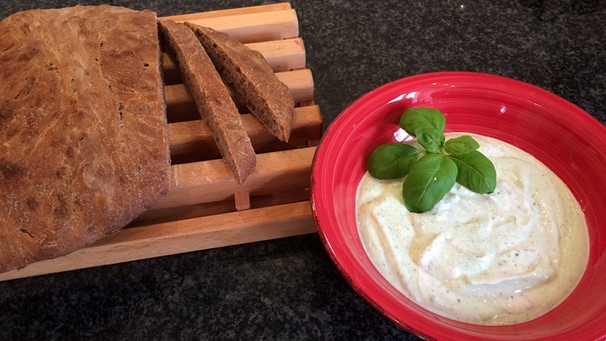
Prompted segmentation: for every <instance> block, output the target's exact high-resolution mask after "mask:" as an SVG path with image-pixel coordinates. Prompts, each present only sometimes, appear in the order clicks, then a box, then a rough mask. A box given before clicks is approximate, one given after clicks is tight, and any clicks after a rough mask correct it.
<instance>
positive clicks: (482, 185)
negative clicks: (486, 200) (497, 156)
mask: <svg viewBox="0 0 606 341" xmlns="http://www.w3.org/2000/svg"><path fill="white" fill-rule="evenodd" d="M449 157H450V158H451V159H452V160H453V161H454V162H455V163H456V164H457V168H458V170H459V173H458V175H457V182H458V183H460V184H461V185H463V186H465V187H467V188H468V189H469V190H471V191H473V192H476V193H492V192H494V190H495V188H496V186H497V172H496V170H495V168H494V165H493V164H492V162H491V161H490V160H489V159H488V158H487V157H486V156H485V155H484V154H482V153H481V152H479V151H477V150H475V151H473V152H470V153H467V154H463V155H450V156H449Z"/></svg>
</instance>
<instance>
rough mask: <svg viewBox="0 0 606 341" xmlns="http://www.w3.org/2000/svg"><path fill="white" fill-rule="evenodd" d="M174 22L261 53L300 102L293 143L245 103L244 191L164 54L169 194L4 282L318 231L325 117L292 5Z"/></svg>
mask: <svg viewBox="0 0 606 341" xmlns="http://www.w3.org/2000/svg"><path fill="white" fill-rule="evenodd" d="M166 19H169V20H175V21H179V22H182V21H192V22H195V23H198V24H200V25H205V26H209V27H212V28H215V29H217V30H219V31H223V32H226V33H228V34H230V35H232V36H234V37H236V38H237V39H239V40H240V41H242V42H244V43H245V44H247V45H248V46H249V47H251V48H253V49H255V50H258V51H259V52H261V53H262V54H263V56H265V58H266V59H267V61H268V63H269V64H270V66H271V67H272V68H273V70H274V71H275V72H276V75H277V76H278V77H279V78H280V79H281V80H282V81H283V82H284V83H285V84H286V85H288V87H289V89H290V90H291V92H292V94H293V96H294V98H295V101H296V102H297V105H296V108H295V116H294V120H293V129H292V133H291V137H290V140H289V142H288V143H284V142H280V141H278V140H277V139H276V138H275V137H273V136H272V135H271V134H270V133H269V132H268V131H267V130H266V129H265V128H264V127H263V126H262V125H261V124H260V123H259V121H258V120H257V119H256V118H254V117H253V116H252V115H251V114H249V113H248V112H247V110H246V109H244V108H243V106H239V108H240V111H241V113H242V118H243V122H244V126H245V127H246V130H247V132H248V133H249V135H250V138H251V141H252V143H253V146H254V148H255V151H256V152H257V167H256V169H255V171H254V172H253V173H252V174H251V175H250V176H249V177H248V179H247V180H246V181H245V183H244V184H242V185H238V184H237V183H236V181H235V180H234V178H233V176H232V175H231V173H230V171H229V169H228V168H227V166H226V164H225V163H224V162H223V160H222V159H221V157H220V155H219V152H218V150H217V148H216V146H215V144H214V141H213V138H212V135H211V132H210V129H209V128H208V126H207V125H206V123H205V122H204V121H202V120H201V119H200V118H199V115H198V113H197V111H196V108H195V106H194V105H193V101H192V98H191V96H190V94H189V92H188V90H187V88H186V87H185V86H184V85H183V84H182V82H181V79H180V77H179V73H178V71H177V70H176V68H175V64H174V62H173V61H172V60H171V58H170V57H169V56H168V55H166V54H164V55H163V56H162V68H163V76H164V81H165V97H166V107H167V119H168V122H169V123H168V134H169V144H170V150H171V159H172V165H171V185H170V190H169V193H168V194H167V196H166V197H165V198H164V199H162V200H161V201H160V202H158V203H157V205H156V206H155V207H153V208H152V209H151V210H149V211H148V212H146V213H144V214H143V215H141V216H140V217H139V218H137V219H136V220H135V221H133V222H132V223H131V224H130V225H129V226H127V227H126V228H124V229H123V230H121V231H120V232H118V233H116V234H114V235H112V236H109V237H107V238H104V239H102V240H100V241H98V242H96V243H95V244H93V245H90V246H88V247H85V248H83V249H80V250H78V251H75V252H73V253H71V254H69V255H66V256H63V257H59V258H55V259H51V260H46V261H41V262H37V263H34V264H31V265H28V266H27V267H25V268H23V269H19V270H14V271H9V272H6V273H3V274H0V281H4V280H10V279H16V278H24V277H30V276H37V275H43V274H50V273H56V272H62V271H70V270H76V269H83V268H88V267H96V266H102V265H108V264H116V263H121V262H127V261H133V260H140V259H146V258H152V257H159V256H167V255H174V254H178V253H184V252H190V251H197V250H204V249H209V248H215V247H222V246H229V245H235V244H242V243H250V242H256V241H262V240H269V239H276V238H283V237H289V236H295V235H300V234H306V233H313V232H315V231H316V229H315V225H314V222H313V219H312V216H311V208H310V204H309V180H310V175H311V174H310V172H311V162H312V158H313V155H314V152H315V145H316V143H317V141H318V140H319V139H320V138H321V134H322V117H321V114H320V109H319V107H318V106H317V105H316V104H315V103H314V84H313V78H312V73H311V71H310V70H309V69H307V68H306V60H305V46H304V42H303V40H302V39H301V38H300V37H299V25H298V19H297V15H296V12H295V10H294V9H292V8H291V6H290V4H289V3H276V4H270V5H261V6H254V7H243V8H236V9H228V10H219V11H212V12H203V13H192V14H184V15H178V16H171V17H164V18H161V20H166Z"/></svg>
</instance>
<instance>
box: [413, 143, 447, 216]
mask: <svg viewBox="0 0 606 341" xmlns="http://www.w3.org/2000/svg"><path fill="white" fill-rule="evenodd" d="M456 179H457V165H456V164H455V163H454V162H453V161H452V160H451V159H449V158H448V157H446V156H443V155H441V154H426V155H425V156H423V157H422V158H420V159H419V160H418V161H417V162H416V163H415V164H414V165H413V166H412V167H411V169H410V172H409V173H408V176H407V177H406V179H404V184H403V186H402V195H403V197H404V204H405V205H406V208H407V209H408V210H409V211H411V212H417V213H422V212H425V211H429V210H431V209H432V208H433V207H434V206H435V204H436V203H438V201H440V200H442V198H444V196H445V195H446V193H448V192H449V191H450V190H451V189H452V187H453V186H454V184H455V182H456Z"/></svg>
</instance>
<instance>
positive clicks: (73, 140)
mask: <svg viewBox="0 0 606 341" xmlns="http://www.w3.org/2000/svg"><path fill="white" fill-rule="evenodd" d="M156 20H157V18H156V14H155V13H154V12H151V11H143V12H139V11H133V10H130V9H126V8H121V7H113V6H108V5H101V6H75V7H69V8H62V9H48V10H31V11H25V12H20V13H16V14H14V15H12V16H10V17H8V18H6V19H4V20H3V21H2V22H0V37H1V38H0V64H1V65H2V68H0V272H3V271H7V270H11V269H15V268H19V267H23V266H25V265H27V264H29V263H31V262H34V261H38V260H43V259H48V258H53V257H58V256H61V255H64V254H67V253H69V252H71V251H74V250H76V249H78V248H81V247H83V246H85V245H87V244H90V243H92V242H94V241H96V240H98V239H100V238H102V237H105V236H107V235H109V234H112V233H114V232H116V231H117V230H119V229H120V228H122V227H123V226H125V225H126V224H128V223H129V222H130V221H131V220H133V219H134V218H135V217H137V216H138V215H140V214H141V213H142V212H144V211H145V210H147V209H148V208H149V207H151V206H152V205H153V204H154V203H155V202H156V201H158V200H159V199H160V198H161V197H162V196H163V195H164V194H165V193H166V192H167V191H168V187H169V179H170V174H169V173H170V159H169V152H168V142H167V132H166V130H167V125H166V116H165V109H164V100H163V87H162V84H161V76H160V62H159V60H160V59H159V51H160V50H159V43H158V34H157V24H156Z"/></svg>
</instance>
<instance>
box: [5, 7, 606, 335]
mask: <svg viewBox="0 0 606 341" xmlns="http://www.w3.org/2000/svg"><path fill="white" fill-rule="evenodd" d="M102 2H103V1H92V0H82V1H75V0H74V1H72V0H70V1H66V0H33V1H26V2H22V1H20V0H19V1H18V0H3V1H2V2H0V19H2V18H4V17H6V16H8V15H10V14H11V13H14V12H17V11H20V10H25V9H29V8H48V7H64V6H71V5H75V4H76V3H80V4H100V3H102ZM108 2H109V3H111V4H114V5H122V6H126V7H130V8H134V9H144V8H149V9H152V10H155V11H157V12H158V15H160V16H164V15H172V14H181V13H189V12H199V11H207V10H215V9H224V8H231V7H242V6H252V5H259V4H263V3H269V2H266V1H246V0H206V1H202V0H195V1H194V0H186V1H169V0H149V1H126V0H123V1H108ZM291 3H292V6H293V7H294V8H295V9H296V10H297V13H298V16H299V23H300V34H301V36H302V37H303V39H304V41H305V45H306V51H307V64H308V67H309V68H310V69H311V70H312V72H313V76H314V80H315V98H316V102H317V103H318V104H319V105H320V108H321V110H322V113H323V117H324V122H325V124H326V125H327V124H329V123H330V122H331V121H332V120H333V119H334V117H335V116H336V115H337V114H338V113H339V112H340V111H341V110H343V109H344V108H345V107H346V106H347V105H349V104H350V103H351V102H353V101H354V100H355V99H356V98H357V97H359V96H361V95H363V94H364V93H366V92H368V91H370V90H372V89H373V88H375V87H377V86H379V85H382V84H384V83H386V82H389V81H392V80H396V79H398V78H402V77H405V76H409V75H414V74H419V73H425V72H432V71H445V70H465V71H480V72H487V73H492V74H497V75H502V76H507V77H511V78H514V79H518V80H522V81H525V82H528V83H531V84H534V85H537V86H539V87H542V88H545V89H547V90H549V91H552V92H554V93H556V94H557V95H559V96H561V97H564V98H565V99H567V100H569V101H570V102H572V103H574V104H576V105H578V106H580V107H581V108H583V109H584V110H585V111H587V112H589V113H590V114H591V115H593V116H595V117H596V118H597V119H599V120H600V121H601V122H602V123H606V46H605V45H604V44H605V42H606V1H604V0H585V1H582V0H500V1H492V0H426V1H410V0H389V1H361V0H353V1H346V0H307V1H303V0H301V1H297V0H293V1H291ZM0 67H1V66H0ZM571 124H574V123H573V122H571ZM53 339H60V340H64V339H68V340H71V339H74V340H80V339H86V340H123V339H131V340H152V339H158V340H207V339H219V340H225V339H227V340H229V339H244V340H251V339H253V340H256V339H269V340H299V339H302V340H306V339H313V340H417V339H418V338H417V337H416V336H414V335H411V334H409V333H407V332H406V331H404V330H401V329H400V328H398V327H397V326H396V325H395V324H393V323H392V322H391V321H389V320H388V319H386V318H384V317H383V316H382V315H380V314H379V313H378V312H377V311H375V310H374V309H373V308H372V307H371V306H370V305H369V304H368V303H367V302H365V301H364V300H363V299H362V298H360V297H359V296H358V295H357V294H356V293H355V292H354V291H353V290H352V289H351V287H350V286H349V285H348V284H347V283H346V282H345V281H344V279H343V278H342V277H341V275H340V273H339V272H338V270H337V269H336V267H335V266H334V265H333V263H332V262H331V260H330V258H329V257H328V255H327V253H326V252H325V250H324V249H323V246H322V244H321V242H320V239H319V237H318V236H317V235H316V234H311V235H305V236H300V237H293V238H286V239H281V240H274V241H268V242H259V243H253V244H247V245H240V246H232V247H225V248H219V249H212V250H207V251H201V252H193V253H188V254H182V255H176V256H169V257H162V258H157V259H150V260H144V261H137V262H130V263H125V264H119V265H112V266H104V267H99V268H94V269H86V270H79V271H73V272H68V273H59V274H54V275H46V276H40V277H35V278H27V279H20V280H13V281H8V282H2V283H0V340H53Z"/></svg>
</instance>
